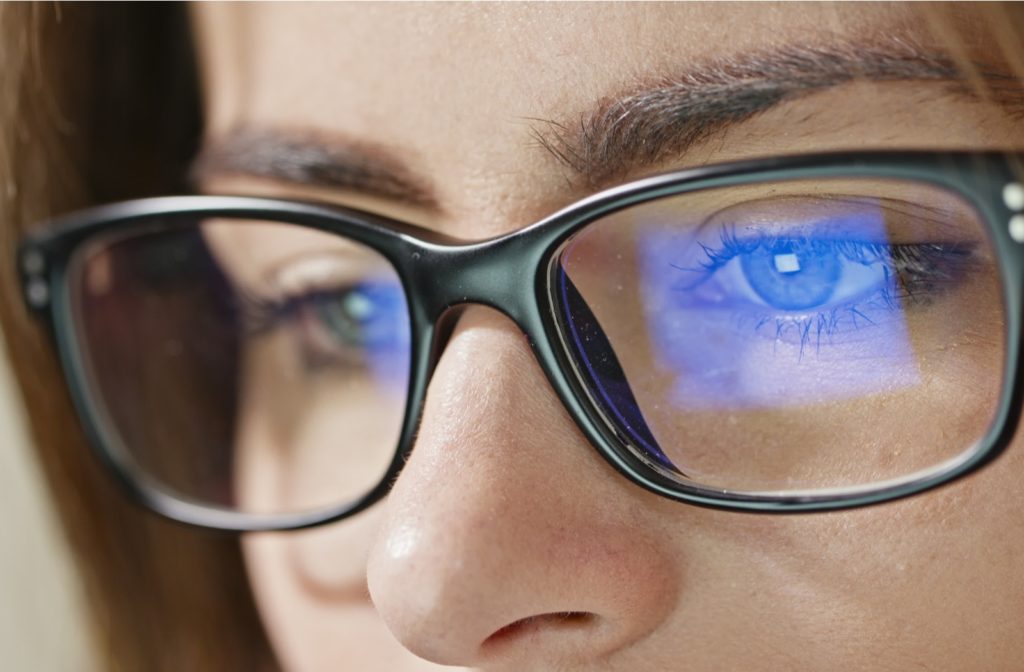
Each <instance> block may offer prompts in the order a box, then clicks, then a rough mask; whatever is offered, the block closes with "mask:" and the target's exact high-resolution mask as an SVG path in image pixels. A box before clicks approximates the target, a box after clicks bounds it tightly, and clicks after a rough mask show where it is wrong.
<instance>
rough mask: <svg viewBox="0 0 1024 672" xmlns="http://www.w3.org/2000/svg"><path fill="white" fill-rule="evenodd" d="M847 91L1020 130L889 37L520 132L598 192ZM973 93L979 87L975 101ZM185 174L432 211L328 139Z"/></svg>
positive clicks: (1022, 102) (1017, 100) (242, 131)
mask: <svg viewBox="0 0 1024 672" xmlns="http://www.w3.org/2000/svg"><path fill="white" fill-rule="evenodd" d="M965 66H966V69H967V71H966V72H965V70H964V67H965ZM855 81H873V82H897V81H931V82H945V83H947V84H948V88H947V93H949V94H951V95H955V96H960V97H965V98H969V99H974V100H977V99H980V98H985V97H988V98H990V99H991V100H992V101H993V102H995V103H997V104H1000V105H1002V106H1003V107H1004V108H1006V109H1007V110H1009V111H1010V112H1011V114H1013V115H1014V117H1016V118H1022V119H1024V89H1022V87H1021V83H1020V82H1019V81H1018V80H1017V79H1016V78H1015V77H1014V76H1013V75H1011V74H1007V73H1004V72H1003V71H1001V70H999V69H997V68H995V67H992V66H988V65H984V64H978V63H966V64H960V65H959V66H958V64H957V63H956V62H954V61H953V60H952V59H951V58H949V57H948V56H947V55H944V54H942V53H939V52H933V51H929V50H926V49H924V48H921V47H919V46H917V45H915V44H914V43H912V42H910V41H907V40H902V39H899V38H893V39H891V40H890V41H888V42H885V43H875V44H866V45H865V44H856V45H855V44H845V45H844V44H838V45H831V46H822V47H794V46H787V47H781V48H775V49H771V50H764V51H758V52H750V53H745V54H740V55H735V56H731V57H729V58H726V59H720V60H715V61H707V62H704V63H701V64H696V65H694V66H691V67H689V68H688V69H687V71H685V72H683V73H681V74H678V75H676V76H673V77H665V78H661V79H659V80H657V81H654V82H653V83H651V82H647V83H644V84H641V85H640V86H636V87H634V88H633V89H632V90H627V91H625V92H622V93H619V94H618V95H614V96H609V97H607V98H605V99H602V100H600V101H598V102H597V104H596V105H593V106H591V108H590V109H589V110H588V111H585V112H584V113H583V114H580V115H579V116H577V117H575V118H572V119H564V120H553V119H539V118H529V119H526V121H528V122H530V136H531V137H532V139H533V142H534V144H535V145H537V146H538V147H540V148H542V149H543V150H545V151H546V152H548V153H549V154H550V155H551V156H552V157H554V159H555V161H557V163H559V164H560V165H562V166H563V167H565V168H567V169H568V170H570V171H571V173H573V174H574V175H575V177H576V178H577V179H579V180H581V181H582V182H583V184H584V185H586V186H588V187H597V186H600V185H602V184H605V183H608V182H609V181H611V180H613V179H615V178H618V177H622V176H625V175H627V174H629V173H631V172H634V171H637V170H639V169H642V168H645V167H650V166H655V165H659V164H662V163H664V162H665V161H666V160H668V159H670V158H674V159H679V158H681V157H682V156H683V155H685V153H686V152H687V151H688V150H690V149H691V148H693V147H694V146H696V145H698V144H699V143H701V142H702V141H705V140H708V139H710V138H712V137H713V136H715V135H717V134H719V133H721V132H723V131H725V130H726V129H728V128H731V127H734V126H736V125H738V124H740V123H742V122H744V121H747V120H749V119H751V118H752V117H754V116H756V115H758V114H760V113H762V112H765V111H767V110H769V109H771V108H773V107H776V106H777V105H779V104H781V103H784V102H788V101H792V100H796V99H798V98H801V97H804V96H807V95H810V94H812V93H815V92H818V91H822V90H825V89H830V88H833V87H836V86H839V85H842V84H846V83H851V82H855ZM968 82H970V84H972V85H974V86H969V85H968ZM979 82H981V83H983V84H984V85H985V89H984V90H983V91H982V92H981V95H979V93H978V92H977V91H976V90H975V88H976V87H977V84H978V83H979ZM190 175H191V178H192V180H193V181H194V182H201V181H203V180H204V179H207V178H209V177H213V176H222V175H242V176H249V177H257V178H267V179H271V180H274V181H278V182H282V183H288V184H294V185H300V186H311V187H320V188H327V189H343V190H352V191H358V192H360V193H363V194H367V195H372V196H381V197H384V198H386V199H390V200H393V201H396V202H400V203H404V204H408V205H413V206H418V207H422V208H425V209H428V210H434V211H436V210H439V209H440V207H439V204H438V202H437V200H436V198H435V196H434V190H433V189H432V187H431V185H430V183H429V181H428V180H427V179H426V178H424V177H420V176H418V175H417V174H416V173H415V172H414V171H413V170H411V169H410V168H409V167H408V166H407V164H405V163H404V162H403V161H402V160H401V158H400V157H399V156H398V155H396V154H395V153H394V152H393V151H391V150H390V149H389V148H387V147H385V146H383V145H378V144H374V143H370V142H366V141H363V140H357V139H352V138H346V137H344V136H338V135H336V134H333V133H326V132H324V133H317V132H313V131H301V132H296V131H293V130H289V129H273V128H271V129H252V128H236V129H234V130H232V131H230V132H228V133H227V134H225V135H224V136H223V137H220V138H215V139H214V140H213V141H212V142H210V144H208V145H207V146H205V147H204V148H203V150H202V151H201V152H200V154H199V156H198V157H197V159H196V161H195V162H194V163H193V166H192V170H191V171H190ZM571 181H572V180H571Z"/></svg>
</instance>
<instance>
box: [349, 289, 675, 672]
mask: <svg viewBox="0 0 1024 672" xmlns="http://www.w3.org/2000/svg"><path fill="white" fill-rule="evenodd" d="M649 497H652V496H651V495H648V494H647V493H644V492H642V491H641V490H639V489H638V488H636V487H635V486H632V485H631V484H629V483H628V482H626V481H625V480H624V479H622V478H621V477H619V476H618V475H616V474H615V473H614V472H613V471H612V469H611V468H610V467H609V466H607V465H606V464H604V463H603V462H602V461H601V460H600V458H599V457H598V456H597V455H596V453H595V452H594V451H593V450H592V449H591V448H590V447H589V445H588V444H587V443H586V442H585V439H584V438H583V437H582V436H581V435H580V434H579V432H578V430H577V429H576V427H575V424H574V423H573V422H572V420H571V419H570V418H569V417H568V416H567V414H566V412H565V410H564V408H563V406H562V405H561V403H560V402H559V400H558V399H557V397H556V396H555V394H554V392H553V390H552V389H551V388H550V387H549V386H548V385H547V384H546V381H545V378H544V376H543V373H542V372H541V370H540V368H539V365H538V364H537V362H536V360H535V359H534V357H533V355H532V353H531V351H530V348H529V346H528V345H527V343H526V341H525V339H524V337H523V336H522V334H521V333H519V331H518V329H517V327H516V326H515V325H514V324H513V323H512V322H511V321H509V320H508V319H507V318H505V317H503V316H501V315H499V314H497V313H495V312H493V311H490V310H488V309H485V308H482V307H473V308H471V309H469V310H468V311H467V312H466V313H465V315H463V317H462V318H461V320H460V323H459V326H458V328H457V329H456V331H455V333H454V334H453V335H452V338H451V340H450V341H449V343H448V345H447V348H446V350H445V352H444V354H443V355H442V357H441V360H440V361H439V363H438V367H437V369H436V371H435V373H434V377H433V379H432V381H431V384H430V389H429V390H428V394H427V400H426V405H425V408H424V415H423V419H422V425H421V428H420V432H419V437H418V439H417V442H416V446H415V448H414V450H413V452H412V455H411V457H410V459H409V461H408V463H407V464H406V466H405V468H404V470H403V472H402V474H401V476H400V477H399V479H398V482H397V483H396V485H395V488H394V490H393V491H392V493H391V494H390V495H389V497H388V500H387V502H386V504H385V507H386V510H385V523H384V525H383V528H382V530H381V533H380V535H379V537H378V540H377V542H376V544H375V546H374V548H373V550H372V552H371V554H370V561H369V566H368V581H369V588H370V593H371V596H372V598H373V601H374V603H375V605H376V606H377V609H378V610H379V612H380V614H381V616H382V617H383V619H384V621H385V622H386V623H387V625H388V626H389V627H390V629H391V630H392V632H393V633H394V634H395V636H396V637H397V638H398V639H399V641H401V642H402V643H403V644H404V645H405V646H406V647H407V648H409V649H410V650H411V651H412V652H413V653H415V654H417V655H419V656H420V657H422V658H426V659H428V660H432V661H434V662H437V663H441V664H447V665H464V666H488V667H489V668H490V667H494V668H500V669H546V668H548V667H556V668H557V669H562V667H567V668H568V667H574V666H586V665H588V664H593V663H595V662H597V661H599V660H602V659H605V658H607V657H609V656H611V655H612V654H614V653H615V652H617V651H620V650H622V649H624V648H628V647H630V646H632V645H634V644H636V643H638V642H640V641H641V640H643V639H644V638H646V637H647V636H648V635H650V634H651V633H653V632H654V631H655V630H656V629H657V628H658V626H659V624H661V623H662V622H663V620H664V619H665V618H666V616H667V615H668V613H669V612H670V611H671V608H672V605H673V604H674V603H675V600H676V594H677V592H678V588H679V586H678V582H679V578H678V577H679V576H680V575H681V571H680V568H679V566H678V565H679V562H680V559H679V558H676V557H674V556H673V554H671V553H669V552H667V549H666V548H663V547H662V546H661V545H659V538H658V535H657V530H656V527H655V526H653V525H652V524H650V523H648V522H647V520H648V519H649V518H650V516H645V515H644V514H645V510H644V504H645V503H646V502H647V501H648V498H649ZM542 661H543V662H542Z"/></svg>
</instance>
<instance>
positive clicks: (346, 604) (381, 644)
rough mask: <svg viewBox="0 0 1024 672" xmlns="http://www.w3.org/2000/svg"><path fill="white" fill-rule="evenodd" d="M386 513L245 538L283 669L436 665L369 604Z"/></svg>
mask: <svg viewBox="0 0 1024 672" xmlns="http://www.w3.org/2000/svg"><path fill="white" fill-rule="evenodd" d="M380 511H381V510H380V508H379V507H378V508H376V509H371V510H370V511H368V512H364V513H362V514H360V515H358V516H356V517H355V518H352V519H350V520H347V521H345V523H344V524H341V525H333V526H328V527H324V528H318V529H315V530H309V531H303V532H294V533H282V534H255V535H249V536H247V537H246V538H245V539H244V541H243V552H244V556H245V560H246V566H247V569H248V572H249V577H250V580H251V581H252V585H253V590H254V593H255V595H256V601H257V604H258V606H259V609H260V614H261V617H262V619H263V622H264V625H265V626H266V629H267V633H268V635H269V636H270V639H271V642H272V643H273V645H274V649H275V651H276V652H277V655H278V657H279V658H280V660H281V663H282V666H283V669H286V670H289V672H293V671H294V672H309V671H317V670H334V669H339V666H343V667H341V669H346V670H347V669H352V670H370V669H386V670H392V671H394V672H404V671H406V670H409V671H419V670H428V669H434V666H432V665H429V664H427V663H425V662H423V661H421V660H418V659H416V658H414V657H413V656H412V655H411V654H410V653H408V652H407V651H406V650H405V649H404V648H402V646H401V645H400V644H398V642H396V641H395V639H394V637H393V636H392V635H391V633H390V632H389V631H388V630H387V628H386V627H385V626H384V625H383V623H382V622H381V620H380V618H379V616H378V615H377V613H376V610H375V609H374V608H373V605H372V604H371V603H370V600H369V595H368V593H367V590H366V555H367V553H368V550H369V548H370V545H371V542H372V540H373V539H374V537H375V536H376V534H377V530H378V527H379V524H380Z"/></svg>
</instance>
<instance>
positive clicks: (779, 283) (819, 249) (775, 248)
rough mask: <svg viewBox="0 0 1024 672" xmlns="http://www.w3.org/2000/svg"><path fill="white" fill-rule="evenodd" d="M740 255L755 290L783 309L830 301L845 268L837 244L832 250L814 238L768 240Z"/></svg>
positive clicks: (766, 301) (803, 307)
mask: <svg viewBox="0 0 1024 672" xmlns="http://www.w3.org/2000/svg"><path fill="white" fill-rule="evenodd" d="M739 256H740V264H741V267H742V269H743V275H744V277H745V279H746V280H747V282H748V283H749V284H750V287H751V289H753V290H754V291H755V292H756V293H757V295H758V296H759V297H760V298H761V299H762V300H763V301H764V302H765V303H767V304H768V305H770V306H772V307H774V308H778V309H780V310H805V309H808V308H813V307H817V306H821V305H822V304H824V303H827V302H828V300H829V299H830V298H831V297H832V295H833V293H834V292H835V289H836V285H837V284H838V282H839V277H840V274H841V271H842V263H841V260H840V259H839V254H838V253H837V251H836V250H835V248H834V246H831V249H830V246H827V245H815V244H814V242H813V241H775V242H766V243H763V244H762V245H759V246H758V247H757V248H756V249H754V250H752V251H750V252H749V253H747V254H743V255H739Z"/></svg>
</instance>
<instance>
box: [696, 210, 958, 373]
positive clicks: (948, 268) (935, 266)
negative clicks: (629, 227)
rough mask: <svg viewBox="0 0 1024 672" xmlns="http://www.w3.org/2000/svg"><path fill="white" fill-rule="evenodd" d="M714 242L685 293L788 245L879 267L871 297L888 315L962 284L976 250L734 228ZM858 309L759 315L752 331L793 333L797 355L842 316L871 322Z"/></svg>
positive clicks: (835, 327) (833, 329)
mask: <svg viewBox="0 0 1024 672" xmlns="http://www.w3.org/2000/svg"><path fill="white" fill-rule="evenodd" d="M719 238H720V241H721V242H720V246H719V247H717V248H713V247H711V246H709V245H705V244H701V245H700V247H701V250H702V252H703V253H704V255H705V257H706V259H704V260H702V261H701V262H700V271H701V277H700V278H699V279H698V280H697V281H696V282H694V283H693V284H692V285H690V286H689V289H696V288H697V286H699V285H700V284H702V283H704V282H706V281H708V280H710V279H711V277H712V276H713V275H714V274H715V273H716V272H717V271H718V270H719V269H721V268H722V267H724V266H725V265H726V264H728V263H729V262H731V261H732V260H734V259H736V258H737V257H739V256H741V255H745V254H750V253H752V252H754V251H755V250H757V249H758V248H760V247H765V248H768V249H772V248H773V247H774V246H777V245H779V244H788V245H791V246H794V247H802V248H803V249H814V250H816V251H824V252H829V253H834V254H837V255H841V256H842V257H843V258H845V259H846V260H848V261H850V262H854V263H860V264H864V265H871V264H875V263H881V264H884V275H885V279H886V282H885V284H884V286H882V287H881V288H879V291H878V292H877V293H876V294H873V295H872V296H877V297H878V298H879V299H880V302H881V307H882V308H884V309H886V310H890V311H891V310H897V309H898V308H899V306H900V303H901V302H902V301H904V300H909V301H911V302H914V303H917V302H921V301H924V300H925V297H926V296H930V295H932V294H935V293H938V292H941V291H943V289H945V288H947V287H950V286H952V285H955V284H956V283H957V282H959V281H960V280H962V278H963V277H964V276H965V275H966V274H967V273H969V271H970V268H971V265H972V255H973V252H974V248H975V246H974V245H973V244H969V243H906V244H887V243H878V242H867V241H854V240H842V239H836V238H832V239H827V238H822V239H814V238H807V237H784V236H771V235H765V234H756V235H753V236H749V237H742V238H741V237H739V236H738V235H737V234H736V232H735V229H733V228H729V227H725V228H723V229H722V230H721V231H720V233H719ZM677 268H680V269H681V270H690V271H692V270H694V269H692V268H691V269H686V268H683V267H677ZM862 308H865V307H864V304H863V299H860V300H856V301H848V302H846V303H843V304H839V305H836V306H833V307H831V308H827V309H825V310H819V311H818V312H817V313H816V314H813V315H786V314H784V315H779V314H764V315H761V316H759V317H757V318H756V319H755V321H754V330H755V331H759V330H761V329H763V328H764V327H765V326H768V325H772V324H774V327H775V333H774V334H773V336H774V338H775V339H777V340H778V339H781V338H783V336H784V335H785V334H786V333H789V332H790V331H791V330H795V333H797V334H798V335H799V338H800V350H801V354H802V353H803V350H804V348H805V347H806V346H807V345H808V344H810V343H811V341H812V340H816V341H817V344H818V346H819V347H820V345H821V340H822V337H826V338H828V337H831V336H833V335H835V334H837V333H838V332H839V331H840V330H841V329H842V328H843V327H842V326H840V325H841V324H842V318H843V317H844V314H848V316H849V318H850V319H851V320H852V322H853V324H854V326H855V327H856V326H857V320H858V318H860V319H861V320H863V321H864V322H866V323H869V324H873V320H871V319H870V318H869V317H867V315H865V314H864V310H862ZM865 309H866V308H865Z"/></svg>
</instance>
